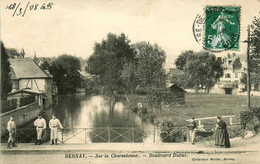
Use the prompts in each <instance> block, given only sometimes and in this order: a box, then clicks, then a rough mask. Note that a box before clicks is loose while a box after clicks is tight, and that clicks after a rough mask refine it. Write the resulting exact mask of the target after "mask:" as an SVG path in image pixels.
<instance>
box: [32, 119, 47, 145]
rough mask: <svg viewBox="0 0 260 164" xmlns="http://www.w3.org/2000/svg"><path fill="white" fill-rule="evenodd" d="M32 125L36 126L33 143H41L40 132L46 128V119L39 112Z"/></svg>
mask: <svg viewBox="0 0 260 164" xmlns="http://www.w3.org/2000/svg"><path fill="white" fill-rule="evenodd" d="M34 126H35V127H36V132H37V140H36V142H35V145H37V144H38V143H39V144H42V133H43V131H44V130H45V129H46V121H45V119H44V118H42V116H41V115H40V114H39V115H38V119H37V120H35V121H34Z"/></svg>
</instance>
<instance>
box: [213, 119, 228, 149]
mask: <svg viewBox="0 0 260 164" xmlns="http://www.w3.org/2000/svg"><path fill="white" fill-rule="evenodd" d="M217 121H218V123H217V124H216V133H215V145H216V146H220V147H226V148H230V141H229V135H228V131H227V125H226V123H225V122H224V121H223V120H222V118H221V117H217Z"/></svg>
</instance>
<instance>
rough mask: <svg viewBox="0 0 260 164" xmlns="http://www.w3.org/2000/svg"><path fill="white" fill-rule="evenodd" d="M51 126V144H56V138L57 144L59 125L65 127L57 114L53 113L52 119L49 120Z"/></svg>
mask: <svg viewBox="0 0 260 164" xmlns="http://www.w3.org/2000/svg"><path fill="white" fill-rule="evenodd" d="M49 127H50V129H51V144H52V145H53V144H54V140H55V144H56V145H57V140H58V127H59V128H60V129H63V127H62V125H61V123H60V120H59V119H57V118H56V116H55V115H54V114H53V115H52V119H51V120H50V122H49Z"/></svg>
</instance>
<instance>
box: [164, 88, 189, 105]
mask: <svg viewBox="0 0 260 164" xmlns="http://www.w3.org/2000/svg"><path fill="white" fill-rule="evenodd" d="M168 88H169V91H170V92H171V101H172V103H171V104H174V105H185V93H186V91H185V90H184V89H182V88H181V87H179V86H177V85H175V84H169V85H168Z"/></svg>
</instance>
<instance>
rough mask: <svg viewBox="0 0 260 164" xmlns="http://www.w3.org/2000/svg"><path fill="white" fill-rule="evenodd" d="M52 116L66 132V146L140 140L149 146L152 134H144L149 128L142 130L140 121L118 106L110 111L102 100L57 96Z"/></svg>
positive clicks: (75, 96) (77, 96)
mask: <svg viewBox="0 0 260 164" xmlns="http://www.w3.org/2000/svg"><path fill="white" fill-rule="evenodd" d="M53 112H54V113H55V114H56V115H57V117H58V118H59V119H60V121H61V122H62V124H63V126H64V128H66V129H64V131H63V140H64V141H66V143H77V142H80V143H82V142H83V143H84V142H109V141H110V142H133V141H135V142H143V141H144V139H145V141H146V142H152V141H151V139H149V138H152V137H151V135H153V132H150V131H149V130H144V129H147V127H149V128H152V126H151V125H149V124H145V125H143V126H142V123H141V119H140V118H139V117H138V116H137V115H135V114H132V112H130V111H128V109H126V108H125V106H124V104H123V103H121V102H118V103H116V104H115V107H114V110H110V109H109V100H108V99H107V98H104V97H102V96H85V95H84V94H77V95H67V96H60V97H59V100H58V104H57V106H56V107H55V108H54V110H53ZM108 127H110V128H108ZM126 127H127V128H126ZM129 127H130V128H129ZM133 127H134V128H133ZM60 135H61V134H60ZM144 135H147V136H148V137H143V136H144ZM149 136H150V137H149ZM61 138H62V136H61Z"/></svg>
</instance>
